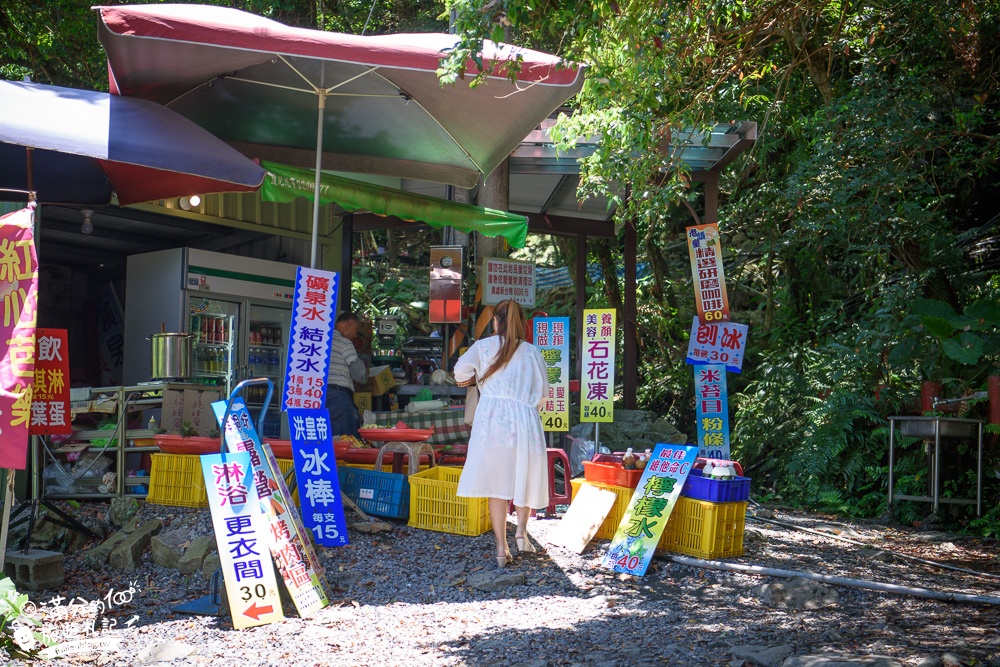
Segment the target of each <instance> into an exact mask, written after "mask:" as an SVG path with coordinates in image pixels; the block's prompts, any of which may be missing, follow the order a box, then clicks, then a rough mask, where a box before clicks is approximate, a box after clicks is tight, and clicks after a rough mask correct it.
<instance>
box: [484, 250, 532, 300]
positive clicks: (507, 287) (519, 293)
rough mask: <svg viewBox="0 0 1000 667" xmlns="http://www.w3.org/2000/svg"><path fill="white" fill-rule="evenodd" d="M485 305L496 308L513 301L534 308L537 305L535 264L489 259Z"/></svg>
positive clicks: (486, 271)
mask: <svg viewBox="0 0 1000 667" xmlns="http://www.w3.org/2000/svg"><path fill="white" fill-rule="evenodd" d="M483 275H484V276H486V278H485V280H484V281H483V304H484V305H487V306H495V305H497V304H498V303H500V302H501V301H503V300H505V299H511V300H513V301H516V302H517V303H519V304H521V305H522V306H527V307H528V308H532V307H534V305H535V264H534V262H518V261H515V260H513V259H495V258H492V257H491V258H488V259H487V260H486V261H485V262H484V271H483Z"/></svg>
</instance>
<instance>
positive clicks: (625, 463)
mask: <svg viewBox="0 0 1000 667" xmlns="http://www.w3.org/2000/svg"><path fill="white" fill-rule="evenodd" d="M622 467H623V468H625V470H635V455H633V454H632V448H631V447H629V448H628V449H627V450H625V456H623V457H622Z"/></svg>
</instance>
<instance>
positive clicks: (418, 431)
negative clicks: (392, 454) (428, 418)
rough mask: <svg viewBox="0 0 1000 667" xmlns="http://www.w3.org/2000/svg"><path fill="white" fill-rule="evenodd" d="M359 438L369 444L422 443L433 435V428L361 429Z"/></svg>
mask: <svg viewBox="0 0 1000 667" xmlns="http://www.w3.org/2000/svg"><path fill="white" fill-rule="evenodd" d="M358 433H360V434H361V437H362V438H364V439H365V440H368V441H370V442H423V441H424V440H427V439H428V438H430V437H431V436H432V435H434V429H433V428H362V429H358Z"/></svg>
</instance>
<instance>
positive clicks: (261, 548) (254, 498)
mask: <svg viewBox="0 0 1000 667" xmlns="http://www.w3.org/2000/svg"><path fill="white" fill-rule="evenodd" d="M201 470H202V474H203V475H204V476H205V490H206V491H207V493H208V506H209V508H211V512H212V525H213V527H214V528H215V541H216V544H218V547H219V562H220V565H221V567H222V575H223V577H222V578H223V581H225V583H226V595H227V596H228V597H229V611H230V612H231V614H232V617H233V627H234V628H236V629H237V630H242V629H243V628H252V627H254V626H257V625H266V624H268V623H274V622H275V621H280V620H283V619H284V618H285V615H284V613H283V612H282V611H281V596H280V595H279V594H278V582H277V579H276V578H275V576H274V566H273V565H271V554H270V553H269V551H268V537H267V520H266V519H265V518H264V515H263V514H261V513H260V510H259V508H258V504H259V502H260V497H259V496H258V495H257V488H256V486H255V485H254V482H253V466H252V465H251V464H250V454H248V453H247V452H238V453H235V454H233V453H227V454H210V455H206V456H202V457H201Z"/></svg>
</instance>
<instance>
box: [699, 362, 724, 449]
mask: <svg viewBox="0 0 1000 667" xmlns="http://www.w3.org/2000/svg"><path fill="white" fill-rule="evenodd" d="M694 409H695V421H696V422H697V424H698V448H699V453H698V456H703V457H705V458H709V459H725V460H729V458H730V456H729V393H728V391H727V390H726V367H725V366H723V365H722V364H715V365H712V366H695V367H694Z"/></svg>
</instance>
